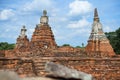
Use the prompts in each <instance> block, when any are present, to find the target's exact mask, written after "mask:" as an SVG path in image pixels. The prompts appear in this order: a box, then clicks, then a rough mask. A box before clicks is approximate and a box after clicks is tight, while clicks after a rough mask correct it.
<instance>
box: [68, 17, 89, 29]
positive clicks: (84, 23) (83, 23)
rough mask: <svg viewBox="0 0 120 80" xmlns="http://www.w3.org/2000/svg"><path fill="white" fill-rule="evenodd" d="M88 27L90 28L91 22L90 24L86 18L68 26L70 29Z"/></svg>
mask: <svg viewBox="0 0 120 80" xmlns="http://www.w3.org/2000/svg"><path fill="white" fill-rule="evenodd" d="M87 26H90V22H88V21H87V20H86V19H85V18H83V19H81V20H79V21H73V22H71V23H70V24H68V28H84V27H87Z"/></svg>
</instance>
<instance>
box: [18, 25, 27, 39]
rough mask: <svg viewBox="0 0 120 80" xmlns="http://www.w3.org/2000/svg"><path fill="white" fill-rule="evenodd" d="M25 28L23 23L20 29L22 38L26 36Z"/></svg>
mask: <svg viewBox="0 0 120 80" xmlns="http://www.w3.org/2000/svg"><path fill="white" fill-rule="evenodd" d="M26 31H27V29H26V28H25V25H23V28H22V29H21V33H20V37H21V38H24V37H25V36H26Z"/></svg>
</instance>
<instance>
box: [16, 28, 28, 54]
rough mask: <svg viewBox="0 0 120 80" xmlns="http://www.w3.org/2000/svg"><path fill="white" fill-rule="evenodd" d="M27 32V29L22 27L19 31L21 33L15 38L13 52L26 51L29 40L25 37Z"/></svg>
mask: <svg viewBox="0 0 120 80" xmlns="http://www.w3.org/2000/svg"><path fill="white" fill-rule="evenodd" d="M26 31H27V29H26V28H25V26H23V28H22V29H21V33H20V35H19V37H18V38H17V42H16V45H15V48H14V50H15V51H18V50H19V51H23V52H24V51H26V48H27V47H28V46H29V39H28V38H27V35H26V34H25V33H26Z"/></svg>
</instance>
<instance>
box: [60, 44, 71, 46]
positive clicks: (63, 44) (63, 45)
mask: <svg viewBox="0 0 120 80" xmlns="http://www.w3.org/2000/svg"><path fill="white" fill-rule="evenodd" d="M62 46H70V44H63V45H62Z"/></svg>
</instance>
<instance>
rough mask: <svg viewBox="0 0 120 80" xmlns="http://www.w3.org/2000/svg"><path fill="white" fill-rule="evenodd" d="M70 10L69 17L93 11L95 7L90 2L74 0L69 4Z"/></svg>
mask: <svg viewBox="0 0 120 80" xmlns="http://www.w3.org/2000/svg"><path fill="white" fill-rule="evenodd" d="M69 8H70V12H69V15H79V14H86V13H88V12H90V11H92V8H93V7H92V4H91V3H89V2H88V1H81V0H74V2H72V3H70V4H69Z"/></svg>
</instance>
